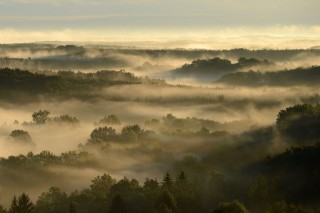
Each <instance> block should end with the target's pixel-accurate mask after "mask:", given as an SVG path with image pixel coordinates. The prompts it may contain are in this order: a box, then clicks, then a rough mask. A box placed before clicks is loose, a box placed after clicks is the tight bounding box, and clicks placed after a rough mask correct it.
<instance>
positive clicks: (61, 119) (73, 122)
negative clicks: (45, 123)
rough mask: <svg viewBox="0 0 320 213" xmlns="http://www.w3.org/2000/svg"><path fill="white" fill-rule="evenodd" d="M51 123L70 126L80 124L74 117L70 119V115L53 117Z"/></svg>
mask: <svg viewBox="0 0 320 213" xmlns="http://www.w3.org/2000/svg"><path fill="white" fill-rule="evenodd" d="M52 121H54V122H57V123H65V124H71V125H78V124H79V123H80V121H79V120H78V119H77V118H76V117H72V116H70V115H60V116H59V117H54V118H53V119H52Z"/></svg>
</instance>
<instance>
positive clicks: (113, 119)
mask: <svg viewBox="0 0 320 213" xmlns="http://www.w3.org/2000/svg"><path fill="white" fill-rule="evenodd" d="M95 124H96V125H104V126H105V125H121V121H120V119H119V118H118V117H117V116H116V115H114V114H112V115H108V116H104V117H103V118H102V119H100V121H99V122H97V123H95Z"/></svg>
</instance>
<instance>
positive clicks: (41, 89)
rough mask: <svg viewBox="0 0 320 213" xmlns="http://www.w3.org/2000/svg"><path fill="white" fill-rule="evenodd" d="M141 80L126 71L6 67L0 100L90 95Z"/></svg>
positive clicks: (1, 71)
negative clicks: (31, 70)
mask: <svg viewBox="0 0 320 213" xmlns="http://www.w3.org/2000/svg"><path fill="white" fill-rule="evenodd" d="M141 83H142V79H141V78H138V77H135V76H134V75H133V74H132V73H129V72H124V71H113V70H103V71H98V72H96V73H81V72H72V71H60V72H57V73H56V72H46V74H40V73H32V72H29V71H25V70H19V69H9V68H5V69H0V100H7V101H18V102H19V101H31V100H35V99H37V98H39V97H41V96H45V97H74V98H88V97H91V96H93V95H92V94H99V93H97V91H100V89H102V88H105V87H108V86H112V85H123V84H141ZM94 92H95V93H94Z"/></svg>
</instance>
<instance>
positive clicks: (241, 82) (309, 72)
mask: <svg viewBox="0 0 320 213" xmlns="http://www.w3.org/2000/svg"><path fill="white" fill-rule="evenodd" d="M319 70H320V67H319V66H313V67H310V68H297V69H293V70H283V71H277V72H265V73H261V72H254V71H249V72H236V73H230V74H226V75H224V76H222V77H221V78H220V79H219V80H218V81H217V82H218V83H224V84H229V85H238V86H249V87H256V86H292V85H295V86H316V85H318V84H319V83H320V80H319V79H320V72H319Z"/></svg>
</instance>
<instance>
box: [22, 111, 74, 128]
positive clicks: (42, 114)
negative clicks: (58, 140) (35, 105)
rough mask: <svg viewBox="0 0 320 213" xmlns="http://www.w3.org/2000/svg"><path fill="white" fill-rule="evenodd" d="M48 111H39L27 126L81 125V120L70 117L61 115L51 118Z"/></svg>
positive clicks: (33, 115)
mask: <svg viewBox="0 0 320 213" xmlns="http://www.w3.org/2000/svg"><path fill="white" fill-rule="evenodd" d="M50 114H51V113H50V112H49V111H48V110H39V111H38V112H34V113H33V114H32V122H31V123H25V124H26V125H31V124H35V125H44V124H59V125H60V124H67V125H73V126H76V125H79V123H80V122H79V120H78V119H77V118H76V117H72V116H70V115H60V116H58V117H50Z"/></svg>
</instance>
